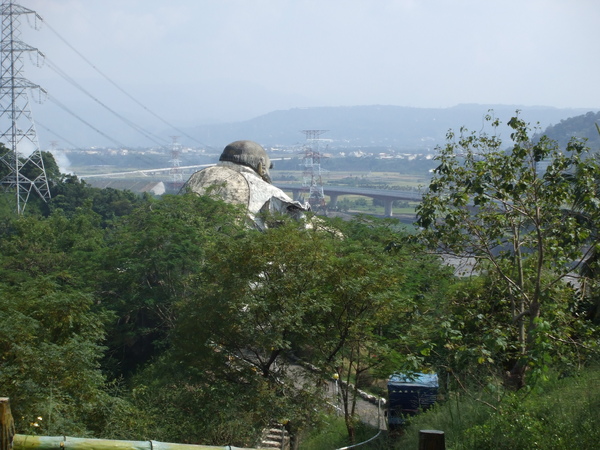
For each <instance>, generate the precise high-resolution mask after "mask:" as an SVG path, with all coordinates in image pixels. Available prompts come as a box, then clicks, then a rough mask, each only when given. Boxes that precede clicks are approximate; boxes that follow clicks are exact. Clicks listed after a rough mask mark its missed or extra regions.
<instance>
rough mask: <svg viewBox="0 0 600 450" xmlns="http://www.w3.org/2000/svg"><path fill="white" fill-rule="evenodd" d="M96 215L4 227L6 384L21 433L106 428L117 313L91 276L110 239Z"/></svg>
mask: <svg viewBox="0 0 600 450" xmlns="http://www.w3.org/2000/svg"><path fill="white" fill-rule="evenodd" d="M94 217H95V216H94V215H91V216H90V215H89V214H88V212H87V211H81V212H80V213H79V214H77V215H76V216H75V217H73V219H72V220H68V219H67V218H66V217H64V216H63V215H61V214H55V215H52V216H51V217H49V218H42V217H34V216H20V217H15V218H14V219H13V220H11V221H9V222H8V223H7V226H6V228H5V229H3V230H2V237H1V239H0V280H1V281H0V315H1V316H2V321H1V324H0V384H1V385H2V386H3V389H4V391H3V394H4V395H7V396H10V398H11V400H12V401H13V409H14V416H15V418H16V422H17V430H18V432H20V433H34V434H37V433H41V434H62V433H71V434H76V435H87V434H90V433H93V432H98V431H99V430H100V429H101V428H102V424H103V423H104V419H105V415H104V413H105V411H106V410H107V409H109V407H110V406H109V405H110V404H111V402H112V399H111V398H110V396H109V395H107V393H106V391H105V387H106V385H105V379H104V375H103V374H102V371H101V370H100V367H99V364H100V358H101V357H102V355H103V350H104V348H103V346H102V345H103V341H104V337H105V326H106V324H107V322H108V320H109V319H110V317H111V315H110V313H109V312H107V311H106V310H105V309H104V308H102V306H101V305H98V303H97V301H96V300H97V299H96V298H95V297H94V295H93V287H92V286H89V285H88V284H87V280H86V277H87V275H88V274H90V273H93V272H94V268H93V265H94V261H96V258H95V256H94V255H95V254H96V252H97V251H98V249H99V248H100V247H101V246H102V239H101V232H100V230H99V228H98V227H97V226H94ZM39 417H41V419H38V418H39Z"/></svg>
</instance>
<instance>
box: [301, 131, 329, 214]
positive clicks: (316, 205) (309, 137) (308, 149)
mask: <svg viewBox="0 0 600 450" xmlns="http://www.w3.org/2000/svg"><path fill="white" fill-rule="evenodd" d="M325 132H327V130H302V133H304V134H305V136H306V144H305V145H304V159H303V161H302V165H303V167H304V171H303V179H302V188H303V190H304V191H305V192H306V193H307V196H308V199H307V201H308V203H309V204H310V206H311V207H312V208H313V210H318V209H324V208H325V193H324V191H323V178H322V174H323V170H322V169H321V153H320V152H319V143H320V136H321V135H322V134H323V133H325Z"/></svg>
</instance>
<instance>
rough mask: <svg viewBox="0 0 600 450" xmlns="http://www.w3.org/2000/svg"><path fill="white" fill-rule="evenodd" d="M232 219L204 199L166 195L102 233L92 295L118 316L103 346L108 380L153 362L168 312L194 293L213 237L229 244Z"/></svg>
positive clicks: (234, 226) (230, 211)
mask: <svg viewBox="0 0 600 450" xmlns="http://www.w3.org/2000/svg"><path fill="white" fill-rule="evenodd" d="M239 217H241V216H240V214H239V213H238V211H237V209H236V208H234V207H232V206H231V205H228V204H226V203H224V202H222V201H217V200H213V199H211V198H209V197H199V196H196V195H193V194H190V195H181V196H168V195H167V196H163V197H162V198H161V199H160V200H156V201H148V202H146V203H144V204H142V205H141V206H139V207H138V208H136V209H135V210H134V211H133V212H132V213H131V214H129V215H126V216H124V217H123V218H122V220H120V221H119V222H117V223H115V225H114V227H113V228H111V229H110V230H109V236H108V237H107V245H108V250H107V254H106V256H105V265H104V267H103V268H102V270H101V271H100V272H99V283H100V284H99V290H100V291H101V292H102V298H103V300H104V301H105V302H106V305H109V307H110V308H111V309H112V310H113V311H115V312H116V313H117V316H118V322H116V323H115V326H114V328H112V330H111V333H110V341H109V345H110V356H111V358H112V361H113V362H114V363H115V364H117V366H116V367H115V369H114V370H115V373H122V374H131V373H133V372H134V371H135V370H136V369H137V368H138V367H139V366H140V365H142V364H144V363H145V362H147V361H148V360H150V359H151V358H153V357H155V356H157V354H158V353H159V350H160V349H161V345H163V344H164V340H165V337H166V335H167V333H168V332H169V330H171V329H172V328H173V327H174V325H175V316H174V313H173V305H174V304H175V303H176V302H177V301H181V300H182V299H185V298H186V297H188V296H189V295H192V294H193V293H194V289H195V287H194V286H193V285H192V283H191V279H192V277H194V276H195V275H196V274H197V273H199V272H200V271H201V270H203V268H204V266H205V265H206V263H207V257H206V253H207V252H208V251H209V250H210V249H211V248H213V247H215V246H218V245H219V242H220V239H221V238H220V237H221V236H225V237H227V238H229V239H232V240H235V236H236V233H238V232H239V230H240V229H241V228H242V225H241V222H240V220H239V219H238V218H239ZM200 288H201V287H200Z"/></svg>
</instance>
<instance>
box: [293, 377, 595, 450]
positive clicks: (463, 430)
mask: <svg viewBox="0 0 600 450" xmlns="http://www.w3.org/2000/svg"><path fill="white" fill-rule="evenodd" d="M599 385H600V367H596V368H590V369H586V370H584V371H582V372H581V373H579V374H578V375H576V376H570V377H564V378H561V379H559V378H558V377H555V378H554V379H553V380H551V381H548V382H545V383H543V384H539V385H537V386H536V388H535V389H534V390H533V391H531V392H529V393H526V392H517V393H507V394H506V395H505V397H504V399H503V401H502V402H501V403H500V404H496V409H494V408H491V407H490V406H488V405H486V404H484V403H483V402H482V401H480V400H481V399H482V397H481V396H482V395H484V396H485V394H481V393H480V392H474V393H473V396H469V395H464V394H461V395H459V394H456V393H453V394H451V395H449V396H448V397H447V398H448V400H447V401H445V402H444V403H439V404H438V405H436V407H435V408H433V409H432V410H430V411H428V412H426V413H423V414H421V415H419V416H416V417H415V418H413V419H412V421H411V423H410V425H409V426H407V428H406V429H405V430H404V433H403V435H401V436H389V435H387V433H386V432H384V433H382V434H381V435H380V436H379V437H378V438H377V439H375V440H373V441H372V442H369V443H367V444H364V445H361V446H359V447H358V448H359V449H360V450H379V449H417V448H419V431H420V430H441V431H443V432H444V435H445V440H446V449H447V450H475V449H477V450H486V449H493V450H504V449H506V450H509V449H510V450H514V449H519V450H524V449H540V448H543V449H549V450H561V449H569V450H570V449H594V448H600V446H599V443H600V427H599V426H598V419H599V417H600V414H599V412H600V390H599V389H598V386H599ZM476 395H477V396H479V397H478V398H479V400H477V399H475V396H476ZM377 431H378V430H376V429H373V428H371V427H368V426H365V425H361V426H359V427H358V429H357V439H356V442H357V443H358V442H363V441H366V440H368V439H370V438H372V437H373V436H375V435H376V434H377ZM347 445H350V443H349V442H348V438H347V431H346V427H345V425H344V420H343V418H342V417H339V416H331V417H329V419H328V420H327V422H326V424H325V425H324V426H323V427H321V428H319V429H318V430H317V429H315V430H310V432H306V433H305V434H304V436H303V439H301V443H300V447H299V448H300V449H302V450H324V449H338V448H342V447H345V446H347Z"/></svg>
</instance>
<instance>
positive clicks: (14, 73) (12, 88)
mask: <svg viewBox="0 0 600 450" xmlns="http://www.w3.org/2000/svg"><path fill="white" fill-rule="evenodd" d="M0 16H1V17H2V30H1V31H2V34H1V36H0V57H1V58H2V61H1V67H0V143H2V144H4V145H5V146H6V149H7V150H8V151H1V152H0V161H1V163H0V174H6V175H5V176H3V177H2V178H1V179H0V183H1V184H2V185H3V187H5V188H7V189H14V190H15V191H16V201H17V213H19V214H21V213H23V211H24V210H25V206H26V205H27V200H28V199H29V196H30V194H31V192H32V191H35V192H36V193H37V194H38V195H39V196H40V197H41V198H42V199H43V200H44V201H48V200H49V199H50V188H49V186H48V179H47V177H46V169H45V168H44V161H43V159H42V152H41V151H40V147H39V144H38V139H37V133H36V131H35V124H34V122H33V117H32V114H31V110H30V109H29V91H33V90H36V91H38V93H40V94H41V93H44V94H45V93H46V92H45V91H44V90H43V89H42V88H41V87H40V86H38V85H36V84H34V83H32V82H31V81H29V80H28V79H26V78H25V77H24V76H23V62H22V60H21V57H22V55H23V53H26V52H27V53H29V54H33V55H34V56H36V57H38V58H40V57H41V58H43V56H44V55H43V54H42V53H41V52H39V51H38V50H37V49H36V48H33V47H31V46H29V45H27V44H25V43H24V42H22V41H21V40H20V39H19V38H20V35H21V33H20V30H19V26H20V18H21V17H22V16H27V17H28V18H33V20H34V22H35V24H37V23H38V21H39V23H41V20H42V18H41V17H40V16H39V15H38V14H37V13H36V12H35V11H32V10H30V9H27V8H24V7H23V6H20V5H18V4H16V3H13V2H11V1H8V0H3V1H2V4H1V5H0ZM7 172H8V173H7ZM0 176H1V175H0Z"/></svg>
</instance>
